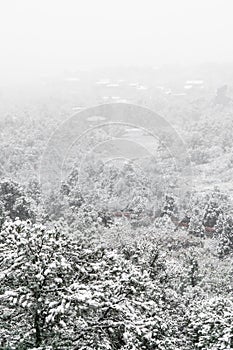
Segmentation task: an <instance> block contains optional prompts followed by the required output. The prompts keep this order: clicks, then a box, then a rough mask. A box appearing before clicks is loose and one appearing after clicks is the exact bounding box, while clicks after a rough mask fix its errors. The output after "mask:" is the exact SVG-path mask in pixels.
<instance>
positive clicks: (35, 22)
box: [0, 0, 233, 83]
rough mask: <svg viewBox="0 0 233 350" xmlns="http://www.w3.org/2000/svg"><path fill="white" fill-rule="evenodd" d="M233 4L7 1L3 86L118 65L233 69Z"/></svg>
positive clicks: (1, 28) (0, 67) (2, 21)
mask: <svg viewBox="0 0 233 350" xmlns="http://www.w3.org/2000/svg"><path fill="white" fill-rule="evenodd" d="M232 9H233V2H232V1H230V0H224V1H221V2H220V0H212V1H210V0H205V1H200V0H196V1H193V0H192V1H187V0H186V1H185V0H177V1H169V0H163V1H161V0H158V1H150V0H146V1H131V0H129V1H127V2H126V1H125V2H124V1H122V0H120V1H114V2H113V1H107V0H100V1H98V2H97V1H96V2H95V1H91V0H85V1H79V0H78V1H73V0H68V1H64V0H60V1H53V0H50V1H45V0H42V1H40V2H39V1H38V2H32V1H29V0H21V1H18V2H17V1H14V0H9V1H5V2H2V4H1V11H0V37H1V60H0V62H1V64H0V74H1V81H2V82H3V81H4V82H11V83H14V82H19V81H20V82H23V81H24V80H27V79H32V80H33V79H34V78H37V77H40V76H43V75H53V74H59V73H62V72H63V71H65V70H72V69H73V70H75V69H82V68H84V67H105V66H106V67H107V66H112V65H155V66H156V65H161V64H164V63H165V64H176V63H178V64H198V63H205V62H207V63H208V62H220V63H221V62H222V63H224V62H233V47H232V45H231V37H230V36H231V33H232V32H233V21H232V20H231V16H232V11H231V10H232Z"/></svg>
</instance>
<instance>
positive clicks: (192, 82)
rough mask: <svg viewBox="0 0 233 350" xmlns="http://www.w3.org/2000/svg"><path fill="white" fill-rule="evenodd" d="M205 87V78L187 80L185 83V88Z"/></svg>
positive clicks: (196, 88) (197, 88)
mask: <svg viewBox="0 0 233 350" xmlns="http://www.w3.org/2000/svg"><path fill="white" fill-rule="evenodd" d="M203 88H204V81H203V80H187V81H186V82H185V85H184V89H185V90H199V89H203Z"/></svg>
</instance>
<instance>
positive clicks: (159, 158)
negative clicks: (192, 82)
mask: <svg viewBox="0 0 233 350" xmlns="http://www.w3.org/2000/svg"><path fill="white" fill-rule="evenodd" d="M64 89H65V88H64ZM69 89H70V88H69ZM225 90H226V89H225V88H223V89H219V90H218V92H217V94H216V91H217V88H216V89H215V90H214V89H212V90H211V89H210V91H207V92H206V91H204V92H201V93H199V92H198V94H194V95H190V96H188V97H182V98H180V97H179V99H178V100H177V99H176V98H175V97H172V96H167V95H166V96H165V97H164V96H163V95H162V94H160V95H157V96H155V97H154V98H152V97H151V92H150V94H149V93H148V96H147V95H146V94H144V95H143V96H142V95H140V96H137V97H135V98H134V99H131V101H130V102H133V103H137V104H141V105H144V106H148V107H149V108H151V109H153V110H155V111H156V112H158V113H160V114H161V115H163V116H164V117H166V118H167V120H168V121H169V122H170V123H171V124H172V125H173V126H174V128H175V129H176V130H177V132H178V134H179V135H180V136H181V137H182V139H183V140H184V143H185V145H186V149H187V152H188V154H189V157H190V159H189V161H190V162H191V165H192V172H193V175H192V182H193V184H192V189H190V193H187V201H186V200H185V198H183V201H182V203H180V201H179V198H178V197H177V194H176V193H175V188H176V186H177V183H178V182H177V178H178V173H177V169H176V167H175V164H174V163H173V161H172V156H171V155H169V154H168V152H167V151H166V149H164V148H163V147H162V146H163V145H162V143H161V144H159V147H158V149H157V152H156V159H153V158H152V157H150V156H148V157H146V158H144V159H143V161H142V160H141V159H138V158H137V157H133V159H131V160H130V161H127V162H124V163H123V165H121V166H119V165H116V164H115V163H112V162H105V161H104V160H103V159H101V157H99V156H96V155H95V154H94V155H93V154H92V155H90V156H89V157H87V158H86V160H85V165H84V166H83V168H82V174H80V162H81V156H82V152H83V150H82V149H79V145H77V148H76V149H75V150H74V152H73V153H72V152H71V155H70V158H69V159H68V160H67V174H66V176H65V177H64V179H63V181H62V183H61V186H60V187H59V188H56V189H53V190H52V191H50V190H46V191H45V190H44V189H43V188H42V187H43V186H42V184H41V183H40V178H39V174H40V161H41V159H42V157H43V152H44V150H45V149H46V146H47V143H48V139H49V137H50V136H51V135H52V133H53V132H54V130H55V129H56V128H57V127H58V126H59V125H60V123H61V122H62V121H63V120H64V119H65V118H67V117H69V115H70V114H71V106H73V104H74V102H73V101H75V100H76V98H77V96H76V95H72V94H70V90H68V92H69V93H68V92H67V91H66V90H65V91H62V94H61V92H60V93H59V94H57V93H56V94H54V96H53V99H52V97H51V96H52V95H51V96H50V100H46V99H45V97H44V95H42V97H41V98H40V99H39V98H37V99H35V98H34V97H33V98H31V100H30V101H29V100H27V103H25V104H24V105H23V104H22V105H23V107H22V105H20V107H19V105H18V104H17V103H18V102H17V103H16V106H15V107H14V108H12V106H11V107H9V106H10V103H11V102H12V101H10V100H9V99H7V98H4V96H3V97H1V98H2V104H3V105H4V108H2V111H1V113H2V114H1V120H0V124H1V129H0V147H1V164H0V175H1V181H0V227H1V232H0V280H1V285H0V300H1V302H0V324H1V326H0V341H1V342H0V345H1V349H4V350H11V349H18V350H23V349H44V350H49V349H67V350H68V349H72V350H75V349H76V350H84V349H90V350H91V349H96V350H101V349H102V350H104V349H111V350H116V349H121V350H152V349H153V350H154V349H160V350H165V349H166V350H168V349H169V350H175V349H177V350H178V349H182V350H224V349H233V289H232V288H233V264H232V262H233V207H232V204H233V203H232V177H233V152H232V150H233V138H232V130H233V118H232V115H233V104H232V102H231V100H230V98H227V97H226V91H225ZM213 91H214V92H213ZM79 94H80V90H79V89H78V90H77V95H79ZM201 94H202V95H201ZM230 94H231V90H230V91H229V95H230ZM86 96H89V97H88V98H89V99H88V100H87V104H89V106H91V105H95V104H96V103H100V102H101V101H100V99H99V96H100V92H99V90H98V91H97V92H96V90H95V91H93V89H92V90H91V89H90V88H89V90H88V89H87V88H86V90H85V89H84V92H83V97H82V98H81V99H80V101H81V102H80V104H82V101H86V100H85V99H86ZM29 102H30V103H29ZM32 106H33V107H32ZM86 106H87V105H86ZM113 132H115V133H117V134H118V135H121V133H122V132H123V131H122V128H121V127H118V128H115V129H114V130H113ZM108 136H109V135H108V134H107V131H106V130H105V129H104V128H103V130H102V131H101V141H104V140H108ZM67 137H68V135H67ZM95 137H97V136H96V134H95V130H94V131H92V134H91V135H89V137H87V139H86V140H85V141H83V143H82V147H83V148H84V149H87V148H88V147H90V148H91V146H92V140H93V138H95ZM98 137H99V136H98ZM161 138H162V135H161ZM170 142H171V143H172V140H170ZM125 214H126V215H125Z"/></svg>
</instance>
